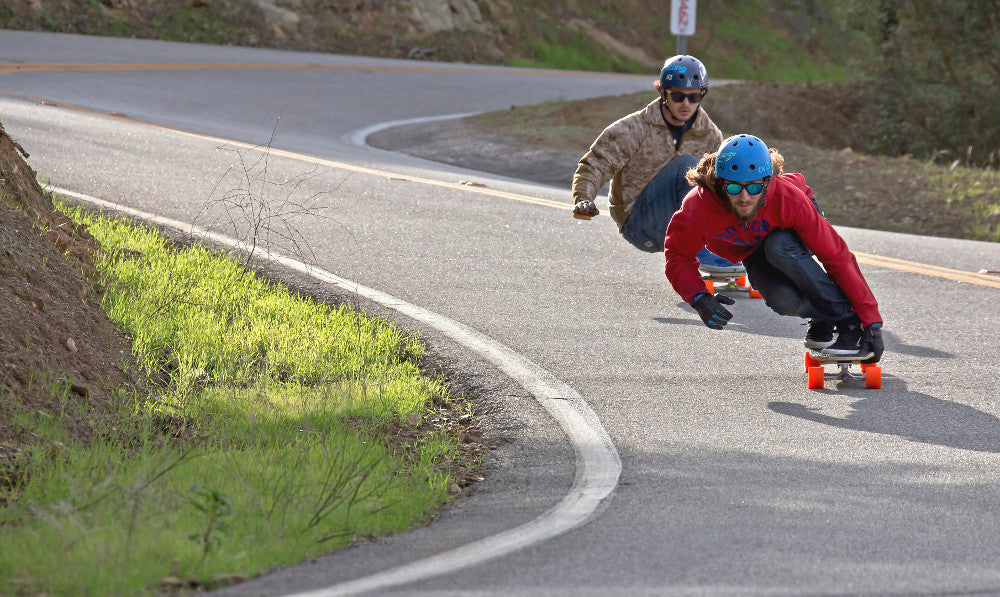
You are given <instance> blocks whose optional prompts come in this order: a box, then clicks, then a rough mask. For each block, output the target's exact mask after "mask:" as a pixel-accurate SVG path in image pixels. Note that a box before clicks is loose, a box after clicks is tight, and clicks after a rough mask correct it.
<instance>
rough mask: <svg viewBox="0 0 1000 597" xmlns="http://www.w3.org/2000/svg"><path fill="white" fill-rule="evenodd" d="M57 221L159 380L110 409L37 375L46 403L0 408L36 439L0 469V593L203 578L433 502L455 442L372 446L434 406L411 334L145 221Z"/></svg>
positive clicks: (350, 535) (143, 586)
mask: <svg viewBox="0 0 1000 597" xmlns="http://www.w3.org/2000/svg"><path fill="white" fill-rule="evenodd" d="M69 211H70V213H71V214H72V217H74V219H76V220H77V221H79V222H82V223H83V224H84V225H85V226H86V227H87V229H88V230H89V231H90V232H91V233H92V234H93V235H94V236H95V237H96V238H97V239H98V241H99V242H100V243H101V245H102V248H103V251H104V253H103V256H102V258H101V259H100V263H99V269H100V271H101V272H102V275H103V276H104V277H105V280H104V283H105V284H106V286H107V294H106V299H105V303H106V305H105V306H106V309H107V310H108V313H109V314H110V316H111V317H112V319H113V320H114V321H115V322H117V323H118V324H119V325H120V326H122V328H123V329H124V330H126V332H128V333H129V334H130V335H132V336H133V337H134V338H135V339H136V342H135V356H136V357H137V359H138V361H139V363H140V364H141V366H142V367H143V368H144V369H145V371H146V373H147V374H148V375H149V376H150V379H152V380H158V383H156V384H154V385H152V386H150V387H151V391H150V392H148V393H146V394H135V395H124V394H123V395H122V396H120V399H119V400H118V401H116V403H115V405H114V407H113V409H112V411H111V412H98V411H97V410H96V409H92V408H91V407H90V406H89V405H87V404H86V403H80V401H79V400H78V399H76V398H75V397H71V395H70V389H69V388H70V385H69V380H65V379H59V378H48V377H46V376H45V375H44V374H39V375H38V379H37V384H38V385H37V387H40V388H46V389H47V393H48V394H49V396H50V401H51V402H52V403H53V404H54V408H53V409H52V410H51V411H49V412H42V411H32V410H26V409H24V408H22V407H20V405H19V404H18V403H17V401H16V400H11V399H9V398H10V397H5V399H3V400H0V415H2V416H4V417H5V419H7V420H8V421H11V422H12V425H13V426H15V427H16V428H20V429H22V430H23V431H24V432H25V433H27V434H31V435H32V437H33V438H34V441H33V442H31V444H30V448H26V449H24V450H23V451H22V452H21V453H20V454H19V455H18V457H17V459H16V461H15V462H14V464H13V465H11V466H8V467H6V468H5V469H3V470H0V477H2V478H0V481H3V482H2V483H0V488H2V489H0V504H2V505H3V507H2V508H0V525H2V528H3V545H4V547H3V549H2V550H0V594H18V593H21V592H26V593H32V594H34V593H42V592H44V593H49V594H136V593H142V592H147V591H150V590H153V589H155V588H156V587H157V586H158V585H159V583H160V581H161V579H163V578H164V577H168V576H169V577H176V578H179V579H183V580H184V582H191V583H194V584H196V585H197V586H202V587H211V586H212V584H213V581H212V579H213V578H214V577H217V576H218V575H221V574H229V573H239V574H243V575H254V574H258V573H261V572H264V571H266V570H268V569H271V568H273V567H275V566H280V565H287V564H292V563H295V562H300V561H303V560H306V559H309V558H311V557H314V556H316V555H318V554H320V553H324V552H329V551H332V550H335V549H337V548H340V547H343V546H345V545H348V544H349V543H350V542H351V541H353V540H355V539H356V538H359V537H367V536H371V535H383V534H387V533H392V532H396V531H400V530H404V529H407V528H411V527H413V526H414V525H419V524H422V523H425V522H426V521H427V520H428V518H429V516H430V514H431V513H432V512H433V511H434V509H435V508H436V507H437V506H439V505H440V504H441V503H443V502H445V501H446V500H447V499H448V493H447V491H448V487H449V486H450V484H451V482H452V481H451V480H450V479H449V477H448V475H447V474H446V473H445V472H443V470H442V464H443V463H445V462H447V461H448V460H449V459H454V458H456V457H457V456H456V454H457V452H456V444H457V439H455V438H454V437H451V436H449V435H447V434H446V433H444V432H438V433H435V434H433V435H431V436H429V437H424V438H423V441H421V442H417V443H416V444H417V447H415V448H413V449H412V450H411V451H410V452H409V453H401V452H397V451H396V450H393V449H390V448H388V447H386V446H385V445H384V443H383V441H382V440H381V438H380V437H379V436H378V431H379V430H380V429H385V428H386V427H387V426H391V424H392V423H393V421H398V420H399V419H400V418H403V417H406V415H408V414H411V413H417V414H424V413H426V412H427V409H428V405H429V404H430V403H431V402H432V401H433V400H441V399H445V392H446V388H445V387H444V385H443V384H442V383H440V382H438V381H436V380H432V379H428V378H426V377H424V376H422V375H421V374H420V371H419V368H418V363H419V360H420V358H421V356H422V351H423V348H422V345H421V344H420V343H419V342H418V340H417V339H416V338H414V337H412V336H409V335H407V334H404V333H403V332H402V331H400V330H399V329H397V328H395V327H394V326H391V325H389V324H386V323H383V322H380V321H378V320H374V319H370V318H366V317H363V316H362V315H360V314H358V313H356V312H354V311H351V310H349V309H346V308H343V307H337V308H334V307H329V306H327V305H323V304H318V303H316V302H315V301H313V300H311V299H309V298H307V297H302V296H298V295H296V294H295V293H293V292H289V290H288V289H286V288H283V287H281V286H278V285H276V284H273V283H270V282H266V281H263V280H261V279H260V278H259V277H257V276H256V275H254V273H253V272H252V271H250V270H248V269H246V268H244V267H242V266H241V265H240V264H239V263H238V262H236V261H234V260H233V259H231V258H229V257H227V256H220V255H216V254H213V253H211V252H210V251H208V250H206V249H205V248H203V247H199V246H178V245H176V244H174V243H171V242H170V241H169V240H167V239H166V238H165V237H163V236H162V235H161V234H159V233H158V232H157V231H156V230H154V229H152V228H149V227H145V226H136V225H133V224H130V223H128V222H125V221H122V220H113V219H107V218H101V217H95V216H93V215H90V214H87V213H85V212H82V211H80V210H69ZM79 421H89V424H90V425H92V426H93V434H92V439H91V440H90V441H86V442H85V441H80V440H78V439H75V437H76V436H75V435H74V434H73V433H72V430H71V429H70V428H69V426H70V425H71V424H76V423H78V422H79Z"/></svg>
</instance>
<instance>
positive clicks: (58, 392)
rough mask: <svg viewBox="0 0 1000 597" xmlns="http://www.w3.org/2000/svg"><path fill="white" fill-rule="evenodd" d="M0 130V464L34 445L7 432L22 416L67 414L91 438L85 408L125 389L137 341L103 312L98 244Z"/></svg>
mask: <svg viewBox="0 0 1000 597" xmlns="http://www.w3.org/2000/svg"><path fill="white" fill-rule="evenodd" d="M25 157H26V154H25V153H24V151H23V150H22V149H21V148H20V146H19V145H17V143H15V142H14V141H13V140H12V139H11V138H10V137H9V136H8V135H7V133H6V132H5V131H4V130H3V127H2V125H0V194H2V196H3V202H2V203H0V393H2V395H0V458H3V457H4V456H5V455H8V454H9V453H12V452H13V451H16V450H17V449H18V446H20V445H21V444H22V443H25V442H26V441H28V440H30V438H26V437H22V435H23V434H24V433H26V431H24V430H23V429H21V430H19V431H15V430H14V429H13V428H12V427H11V424H10V423H11V419H12V417H11V415H12V414H13V412H14V411H15V410H16V409H27V410H28V411H39V412H51V413H62V414H63V416H62V418H61V420H59V421H58V423H59V424H64V425H66V426H67V427H69V428H71V429H74V430H75V431H76V432H77V433H78V434H80V435H81V436H84V437H86V436H87V435H89V433H90V431H91V430H90V423H89V420H90V419H89V417H88V415H87V413H86V412H85V410H84V406H83V405H87V406H89V407H90V408H94V409H98V410H99V409H102V408H104V407H105V406H106V405H107V403H108V400H109V398H110V392H109V391H110V390H113V389H115V388H127V387H128V386H129V384H130V383H131V382H130V378H129V376H128V375H127V374H126V370H127V369H128V368H129V367H130V365H129V363H130V362H131V354H132V351H131V344H130V343H129V341H128V340H127V339H126V338H125V336H124V334H123V333H122V332H121V331H119V330H118V329H117V328H116V327H115V326H114V325H113V324H112V323H111V322H110V321H109V320H108V318H107V316H106V315H105V313H104V312H103V311H102V309H101V306H100V300H101V293H102V289H101V287H100V286H99V284H97V283H96V275H95V270H94V265H93V261H92V254H93V252H94V251H95V250H96V244H95V242H94V240H93V238H92V237H91V236H90V235H89V234H87V233H86V232H85V231H83V230H80V229H78V228H77V227H76V226H75V225H74V224H73V223H72V222H71V221H70V220H69V219H68V218H66V217H65V216H63V215H61V214H59V213H58V212H56V211H54V209H53V205H52V201H51V199H50V198H49V196H48V195H46V194H45V193H44V192H43V191H42V189H41V187H39V185H38V182H37V181H36V174H35V172H34V171H33V170H32V169H31V168H30V167H29V166H28V165H27V163H26V162H25V159H24V158H25Z"/></svg>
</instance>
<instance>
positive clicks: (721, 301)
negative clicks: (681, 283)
mask: <svg viewBox="0 0 1000 597" xmlns="http://www.w3.org/2000/svg"><path fill="white" fill-rule="evenodd" d="M735 304H736V301H734V300H733V299H731V298H729V297H728V296H726V295H724V294H716V295H711V294H709V293H707V292H702V293H699V294H698V295H696V296H695V297H694V299H692V300H691V306H692V307H694V308H695V311H697V312H698V315H701V320H702V321H704V322H705V325H707V326H708V327H710V328H712V329H713V330H721V329H722V328H723V327H725V325H726V324H727V323H729V320H730V319H732V318H733V314H732V313H730V312H729V309H727V308H725V307H723V306H722V305H735Z"/></svg>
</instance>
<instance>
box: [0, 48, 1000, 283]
mask: <svg viewBox="0 0 1000 597" xmlns="http://www.w3.org/2000/svg"><path fill="white" fill-rule="evenodd" d="M3 66H4V65H2V64H0V72H2V71H3ZM165 66H180V65H165ZM201 66H203V65H201ZM216 66H220V67H227V66H232V67H233V68H237V67H238V68H246V66H245V65H216ZM257 66H261V67H268V66H270V65H257ZM0 94H4V95H7V96H9V97H15V98H19V99H24V100H28V101H33V102H36V103H39V104H44V105H52V106H58V107H60V108H65V109H67V110H75V111H78V112H84V113H87V114H93V115H97V116H102V117H109V118H115V119H118V120H122V121H125V122H129V123H132V124H137V125H142V126H145V127H149V128H152V129H156V130H160V131H165V132H170V133H174V134H177V135H183V136H186V137H191V138H194V139H201V140H206V141H211V142H213V143H222V144H227V145H232V146H235V147H241V148H244V149H247V150H252V151H260V152H266V153H269V154H271V155H277V156H281V157H286V158H289V159H293V160H298V161H302V162H306V163H311V164H317V165H320V166H325V167H328V168H335V169H339V170H347V171H349V172H357V173H359V174H367V175H370V176H378V177H381V178H388V179H395V180H405V181H408V182H415V183H419V184H424V185H429V186H434V187H439V188H445V189H450V190H457V191H463V192H466V193H473V194H477V195H484V196H487V197H498V198H501V199H509V200H511V201H518V202H521V203H527V204H531V205H539V206H542V207H549V208H554V209H561V210H566V211H571V210H572V209H573V206H572V205H570V203H569V201H568V200H567V201H565V202H563V201H553V200H551V199H543V198H540V197H530V196H528V195H519V194H517V193H509V192H506V191H499V190H494V189H489V188H486V187H477V186H468V185H465V184H462V183H456V182H445V181H441V180H434V179H430V178H423V177H420V176H412V175H409V174H398V173H394V172H386V171H383V170H375V169H373V168H365V167H363V166H355V165H353V164H347V163H344V162H337V161H334V160H328V159H324V158H318V157H314V156H310V155H305V154H301V153H295V152H292V151H286V150H282V149H275V148H273V147H270V148H269V147H265V146H261V145H253V144H251V143H245V142H242V141H235V140H233V139H225V138H222V137H215V136H212V135H203V134H200V133H192V132H190V131H185V130H181V129H176V128H172V127H167V126H163V125H158V124H153V123H150V122H145V121H142V120H137V119H135V118H130V117H128V116H125V115H124V114H119V113H115V112H103V111H100V110H93V109H90V108H85V107H83V106H77V105H75V104H70V103H66V102H58V101H51V100H45V99H41V98H37V97H32V96H29V95H24V94H20V93H14V92H9V91H2V90H0ZM855 257H856V258H857V260H858V263H864V264H866V265H871V266H875V267H882V268H886V269H893V270H898V271H905V272H910V273H915V274H921V275H924V276H932V277H937V278H944V279H948V280H955V281H959V282H966V283H968V284H976V285H979V286H988V287H991V288H1000V280H998V279H997V278H996V277H994V276H990V275H989V274H980V273H976V272H967V271H963V270H955V269H950V268H946V267H941V266H937V265H930V264H926V263H919V262H916V261H907V260H905V259H897V258H895V257H885V256H882V255H874V254H871V253H858V252H855Z"/></svg>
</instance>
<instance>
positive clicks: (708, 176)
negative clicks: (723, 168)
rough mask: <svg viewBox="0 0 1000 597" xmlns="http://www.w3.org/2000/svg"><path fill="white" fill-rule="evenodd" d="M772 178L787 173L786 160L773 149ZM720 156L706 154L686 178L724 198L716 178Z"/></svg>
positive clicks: (771, 150)
mask: <svg viewBox="0 0 1000 597" xmlns="http://www.w3.org/2000/svg"><path fill="white" fill-rule="evenodd" d="M769 151H770V152H771V170H772V174H771V176H779V175H781V174H784V173H785V158H783V157H782V156H781V154H780V153H778V150H777V149H775V148H773V147H772V148H771V149H770V150H769ZM717 155H718V152H716V153H706V154H705V155H704V156H702V158H701V160H700V161H699V162H698V165H697V166H695V167H694V168H691V169H690V170H688V171H687V174H685V175H684V177H685V178H686V179H687V181H688V184H690V185H691V186H693V187H704V188H706V189H709V190H711V191H714V192H715V194H716V195H719V196H720V197H721V196H722V195H721V194H720V193H719V191H718V188H720V187H721V185H720V184H719V179H717V178H716V177H715V157H716V156H717Z"/></svg>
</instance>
